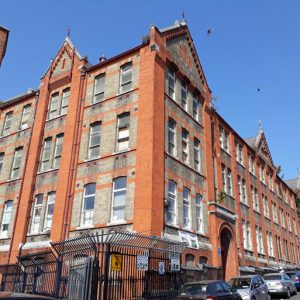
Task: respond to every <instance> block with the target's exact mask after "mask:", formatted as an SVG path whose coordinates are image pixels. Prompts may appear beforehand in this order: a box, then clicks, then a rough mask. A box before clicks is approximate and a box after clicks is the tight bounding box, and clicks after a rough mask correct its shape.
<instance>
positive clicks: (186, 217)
mask: <svg viewBox="0 0 300 300" xmlns="http://www.w3.org/2000/svg"><path fill="white" fill-rule="evenodd" d="M186 196H187V197H186ZM182 199H183V206H182V217H183V228H184V229H190V228H191V201H190V190H189V189H188V188H186V187H184V188H183V192H182Z"/></svg>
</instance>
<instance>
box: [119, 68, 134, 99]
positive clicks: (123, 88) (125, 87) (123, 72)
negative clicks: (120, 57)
mask: <svg viewBox="0 0 300 300" xmlns="http://www.w3.org/2000/svg"><path fill="white" fill-rule="evenodd" d="M126 76H128V77H129V78H128V79H127V80H126V81H125V82H123V79H124V78H126ZM131 89H132V62H128V63H126V64H124V65H123V66H121V67H120V94H123V93H127V92H129V91H130V90H131Z"/></svg>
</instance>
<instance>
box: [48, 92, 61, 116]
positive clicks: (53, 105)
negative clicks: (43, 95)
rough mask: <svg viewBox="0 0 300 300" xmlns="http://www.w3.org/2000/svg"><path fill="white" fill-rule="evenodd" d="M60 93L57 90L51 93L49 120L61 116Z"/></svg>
mask: <svg viewBox="0 0 300 300" xmlns="http://www.w3.org/2000/svg"><path fill="white" fill-rule="evenodd" d="M59 109H60V107H59V93H58V92H56V93H54V94H52V95H51V99H50V103H49V112H48V120H52V119H54V118H56V117H57V116H59Z"/></svg>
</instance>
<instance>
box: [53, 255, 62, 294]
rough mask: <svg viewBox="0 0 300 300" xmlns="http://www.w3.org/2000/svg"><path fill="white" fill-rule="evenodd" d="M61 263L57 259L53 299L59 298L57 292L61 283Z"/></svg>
mask: <svg viewBox="0 0 300 300" xmlns="http://www.w3.org/2000/svg"><path fill="white" fill-rule="evenodd" d="M62 264H63V263H62V261H61V259H60V258H59V259H58V261H57V272H56V282H55V293H54V295H55V298H59V290H60V283H61V273H62Z"/></svg>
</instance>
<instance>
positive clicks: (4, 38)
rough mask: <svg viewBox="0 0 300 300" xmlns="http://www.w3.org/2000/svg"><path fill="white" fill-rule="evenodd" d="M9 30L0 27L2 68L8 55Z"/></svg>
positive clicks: (0, 60)
mask: <svg viewBox="0 0 300 300" xmlns="http://www.w3.org/2000/svg"><path fill="white" fill-rule="evenodd" d="M8 35H9V30H8V29H6V28H4V27H2V26H0V66H1V63H2V60H3V58H4V56H5V53H6V47H7V41H8Z"/></svg>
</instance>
